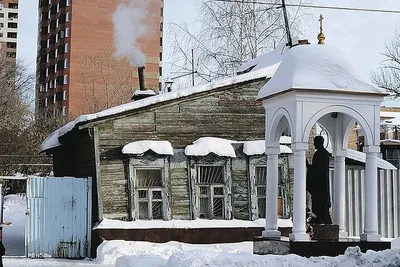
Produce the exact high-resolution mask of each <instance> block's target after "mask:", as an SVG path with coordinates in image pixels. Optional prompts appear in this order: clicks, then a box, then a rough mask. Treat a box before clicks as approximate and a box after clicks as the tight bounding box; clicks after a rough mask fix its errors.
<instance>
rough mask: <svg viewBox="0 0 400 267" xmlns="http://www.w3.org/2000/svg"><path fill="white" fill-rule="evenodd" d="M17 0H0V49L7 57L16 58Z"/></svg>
mask: <svg viewBox="0 0 400 267" xmlns="http://www.w3.org/2000/svg"><path fill="white" fill-rule="evenodd" d="M17 28H18V0H0V49H1V50H3V51H5V53H6V55H7V57H10V58H13V59H15V58H16V55H17Z"/></svg>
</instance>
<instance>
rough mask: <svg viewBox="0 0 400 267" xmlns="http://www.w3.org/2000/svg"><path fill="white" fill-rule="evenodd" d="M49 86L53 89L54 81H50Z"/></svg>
mask: <svg viewBox="0 0 400 267" xmlns="http://www.w3.org/2000/svg"><path fill="white" fill-rule="evenodd" d="M49 88H50V89H53V82H52V81H49Z"/></svg>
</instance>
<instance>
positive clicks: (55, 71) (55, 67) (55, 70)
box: [54, 64, 57, 73]
mask: <svg viewBox="0 0 400 267" xmlns="http://www.w3.org/2000/svg"><path fill="white" fill-rule="evenodd" d="M54 73H57V64H55V65H54Z"/></svg>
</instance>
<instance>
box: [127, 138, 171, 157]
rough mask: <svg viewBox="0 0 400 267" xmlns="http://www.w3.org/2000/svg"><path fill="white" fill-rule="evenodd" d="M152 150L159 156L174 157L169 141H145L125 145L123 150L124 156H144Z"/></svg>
mask: <svg viewBox="0 0 400 267" xmlns="http://www.w3.org/2000/svg"><path fill="white" fill-rule="evenodd" d="M148 150H152V151H154V152H155V153H157V154H159V155H173V154H174V149H173V148H172V145H171V143H170V142H168V141H152V140H143V141H136V142H132V143H129V144H127V145H125V146H124V147H123V148H122V154H139V155H140V154H143V153H144V152H146V151H148Z"/></svg>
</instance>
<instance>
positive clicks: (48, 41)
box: [47, 39, 50, 48]
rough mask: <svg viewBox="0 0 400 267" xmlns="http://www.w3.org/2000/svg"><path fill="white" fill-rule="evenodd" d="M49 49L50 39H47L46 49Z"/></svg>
mask: <svg viewBox="0 0 400 267" xmlns="http://www.w3.org/2000/svg"><path fill="white" fill-rule="evenodd" d="M49 47H50V39H47V48H49Z"/></svg>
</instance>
